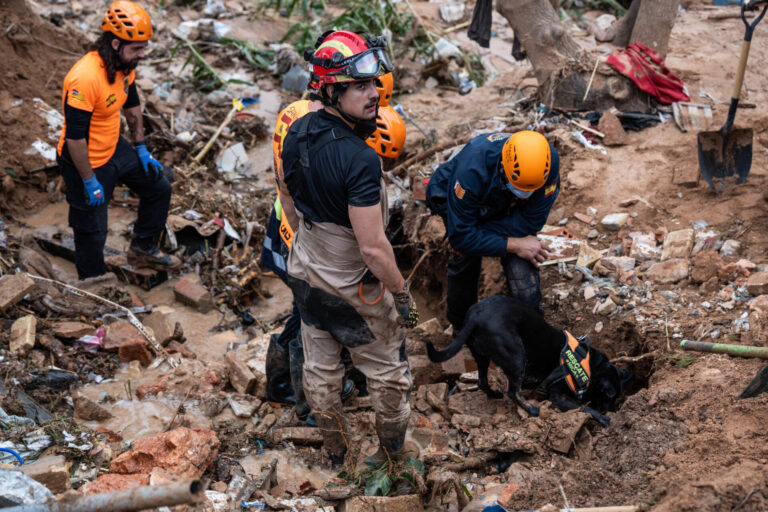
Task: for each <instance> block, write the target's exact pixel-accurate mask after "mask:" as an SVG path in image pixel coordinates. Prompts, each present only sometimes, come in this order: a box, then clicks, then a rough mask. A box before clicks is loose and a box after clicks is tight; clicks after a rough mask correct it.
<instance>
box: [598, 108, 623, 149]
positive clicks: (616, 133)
mask: <svg viewBox="0 0 768 512" xmlns="http://www.w3.org/2000/svg"><path fill="white" fill-rule="evenodd" d="M597 129H598V130H600V131H601V132H603V134H604V135H605V137H603V144H605V145H606V146H624V145H626V144H628V143H629V136H628V135H627V132H625V131H624V127H623V126H621V121H619V118H618V117H616V115H615V114H614V113H613V112H610V111H608V110H606V111H605V112H603V115H602V116H600V121H599V122H598V123H597Z"/></svg>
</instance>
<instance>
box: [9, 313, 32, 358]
mask: <svg viewBox="0 0 768 512" xmlns="http://www.w3.org/2000/svg"><path fill="white" fill-rule="evenodd" d="M36 333H37V318H35V317H34V316H33V315H26V316H23V317H21V318H19V319H17V320H16V321H14V322H13V325H11V344H10V349H11V352H13V353H14V354H18V355H20V356H23V355H26V354H27V353H28V352H29V351H30V350H32V349H33V348H34V346H35V334H36Z"/></svg>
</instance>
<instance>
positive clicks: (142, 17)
mask: <svg viewBox="0 0 768 512" xmlns="http://www.w3.org/2000/svg"><path fill="white" fill-rule="evenodd" d="M101 29H102V34H101V37H99V39H98V40H97V41H96V42H95V43H94V44H93V46H92V47H91V51H90V52H88V53H87V54H86V55H85V56H84V57H83V58H81V59H80V60H79V61H77V63H75V65H74V66H72V69H70V71H69V73H67V76H66V78H65V79H64V87H63V90H62V108H63V110H64V119H65V122H64V128H63V129H62V131H61V136H60V137H59V144H58V147H57V154H58V157H57V161H58V164H59V171H60V173H61V175H62V177H63V179H64V182H65V183H66V185H67V202H68V203H69V225H70V226H71V227H72V230H73V231H74V237H75V266H76V267H77V274H78V277H79V278H80V279H86V278H88V277H96V276H99V275H102V274H104V273H106V271H107V269H106V266H105V265H104V244H105V243H106V240H107V204H108V203H109V200H110V199H111V198H112V192H113V190H114V187H115V184H116V183H117V182H118V181H121V182H123V183H125V184H126V185H127V186H128V187H129V188H130V189H131V190H133V191H134V192H135V193H137V194H138V196H139V211H138V218H137V219H136V222H135V224H134V226H133V238H132V240H131V245H130V248H129V250H128V263H130V264H132V265H136V266H149V267H152V268H155V269H158V270H168V269H172V268H176V267H178V266H179V265H180V264H181V262H180V261H179V260H178V258H176V257H174V256H170V255H168V254H166V253H164V252H163V251H161V250H160V249H159V248H158V247H157V242H158V239H159V236H160V235H161V234H162V232H163V230H164V228H165V221H166V218H167V216H168V206H169V204H170V201H171V185H170V183H169V182H168V180H167V179H166V178H165V176H164V174H163V166H162V165H161V164H160V162H158V161H157V160H156V159H154V158H153V157H152V155H150V153H149V151H148V150H147V146H146V143H145V141H144V126H143V123H142V118H141V103H140V100H139V95H138V92H137V90H136V83H135V72H134V69H135V68H136V66H137V64H138V63H139V61H140V60H141V59H143V58H144V51H145V49H146V46H147V42H148V41H149V40H150V39H151V38H152V22H151V20H150V18H149V15H148V14H147V12H146V11H145V10H144V9H143V8H142V7H141V6H139V5H137V4H135V3H133V2H129V1H127V0H118V1H116V2H114V3H113V4H112V5H111V6H110V7H109V9H108V10H107V13H106V14H105V16H104V21H103V22H102V25H101ZM121 109H122V110H123V112H124V113H125V117H126V119H127V121H128V127H129V128H130V131H131V135H132V136H133V146H131V145H130V144H129V143H128V141H126V140H125V139H124V138H123V137H121V136H120V110H121Z"/></svg>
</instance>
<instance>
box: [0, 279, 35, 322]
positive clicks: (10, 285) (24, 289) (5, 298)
mask: <svg viewBox="0 0 768 512" xmlns="http://www.w3.org/2000/svg"><path fill="white" fill-rule="evenodd" d="M34 287H35V282H34V281H33V280H32V279H31V278H30V277H29V276H27V275H26V274H23V273H19V274H14V275H7V276H3V277H0V311H2V312H5V310H6V309H8V308H9V307H10V306H13V305H14V304H16V303H17V302H19V301H20V300H21V299H23V298H24V296H25V295H26V294H28V293H29V292H31V291H32V289H33V288H34Z"/></svg>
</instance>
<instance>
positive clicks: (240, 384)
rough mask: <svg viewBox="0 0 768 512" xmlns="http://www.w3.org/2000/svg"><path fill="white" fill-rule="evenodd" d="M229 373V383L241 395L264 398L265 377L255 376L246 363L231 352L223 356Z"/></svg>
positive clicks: (262, 375)
mask: <svg viewBox="0 0 768 512" xmlns="http://www.w3.org/2000/svg"><path fill="white" fill-rule="evenodd" d="M224 359H225V360H226V363H227V370H228V373H229V383H230V384H232V387H233V388H235V389H236V390H237V392H238V393H240V394H242V395H251V394H252V395H256V396H259V397H264V396H265V392H266V381H267V379H266V376H265V375H264V374H261V373H260V374H259V375H256V373H254V372H253V371H251V369H250V368H249V367H248V365H247V364H246V363H244V362H243V361H241V360H240V359H239V358H238V354H237V352H235V351H234V350H231V351H229V352H227V353H226V354H224Z"/></svg>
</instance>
